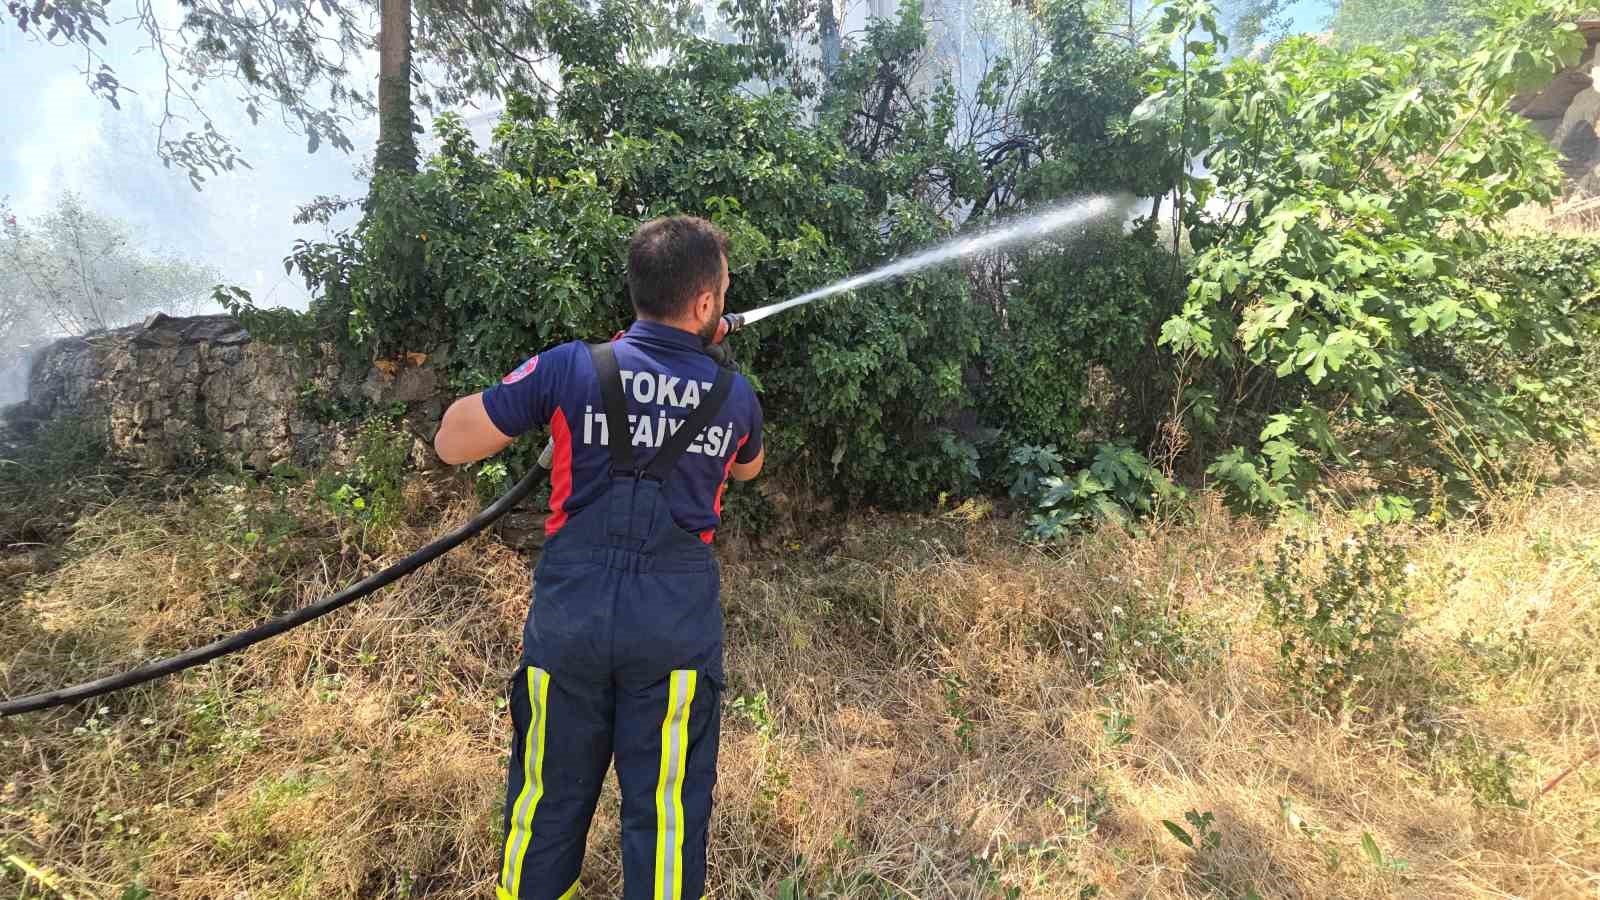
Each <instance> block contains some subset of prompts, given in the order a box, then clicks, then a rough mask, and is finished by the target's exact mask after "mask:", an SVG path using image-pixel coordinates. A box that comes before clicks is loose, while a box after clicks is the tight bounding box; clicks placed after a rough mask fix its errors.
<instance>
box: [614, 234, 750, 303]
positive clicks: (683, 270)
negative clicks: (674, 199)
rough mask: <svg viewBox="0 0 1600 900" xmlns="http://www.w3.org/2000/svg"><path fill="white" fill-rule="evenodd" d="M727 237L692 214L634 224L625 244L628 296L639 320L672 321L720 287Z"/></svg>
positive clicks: (726, 249) (726, 252)
mask: <svg viewBox="0 0 1600 900" xmlns="http://www.w3.org/2000/svg"><path fill="white" fill-rule="evenodd" d="M727 254H728V236H727V235H726V234H723V233H722V229H720V228H718V227H717V226H715V225H713V224H711V223H710V222H707V221H706V220H705V219H701V218H698V217H696V216H667V217H664V218H660V219H651V220H650V221H648V222H646V223H644V224H643V225H640V226H639V230H638V231H635V232H634V233H633V240H632V241H630V242H629V244H628V294H629V296H631V297H632V298H633V308H634V310H635V311H636V312H638V313H639V315H641V316H648V317H650V318H653V319H674V318H677V317H678V316H680V315H682V314H683V313H685V312H687V311H688V309H689V304H690V303H691V302H693V300H694V298H695V297H698V296H700V294H701V292H703V291H710V292H711V293H713V294H715V293H717V292H718V291H719V290H720V289H721V288H722V261H723V260H724V259H725V258H726V257H727Z"/></svg>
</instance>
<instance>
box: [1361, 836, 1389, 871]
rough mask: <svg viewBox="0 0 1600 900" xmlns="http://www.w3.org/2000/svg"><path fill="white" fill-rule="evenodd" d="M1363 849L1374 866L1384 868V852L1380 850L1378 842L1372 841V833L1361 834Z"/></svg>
mask: <svg viewBox="0 0 1600 900" xmlns="http://www.w3.org/2000/svg"><path fill="white" fill-rule="evenodd" d="M1361 849H1362V850H1363V851H1364V852H1365V853H1366V854H1367V859H1369V860H1371V861H1372V864H1373V865H1374V866H1377V867H1378V868H1380V869H1382V868H1384V865H1383V851H1382V850H1379V849H1378V842H1377V841H1375V840H1373V839H1372V832H1370V831H1363V832H1361Z"/></svg>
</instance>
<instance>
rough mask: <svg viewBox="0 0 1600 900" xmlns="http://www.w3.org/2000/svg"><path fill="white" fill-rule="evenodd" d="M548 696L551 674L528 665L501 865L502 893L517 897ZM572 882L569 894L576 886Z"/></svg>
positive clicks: (540, 780)
mask: <svg viewBox="0 0 1600 900" xmlns="http://www.w3.org/2000/svg"><path fill="white" fill-rule="evenodd" d="M549 696H550V673H548V672H546V671H544V670H543V669H536V668H534V667H533V666H529V667H528V711H529V712H528V733H527V734H526V735H523V738H522V790H521V791H519V792H518V793H517V802H516V805H514V806H513V807H512V810H511V829H510V830H509V831H507V832H506V848H505V858H504V860H503V861H502V862H501V865H500V888H501V894H502V896H507V895H509V897H511V898H513V900H514V898H516V897H518V896H519V895H518V893H517V891H518V889H519V888H520V887H521V885H522V858H523V857H524V856H526V855H527V852H528V843H529V840H530V839H531V838H532V833H531V830H532V825H533V812H534V810H535V809H536V808H538V806H539V798H540V797H543V796H544V732H545V719H546V716H545V711H546V709H547V708H548V701H549ZM577 887H578V886H577V884H573V886H572V890H569V891H568V892H567V894H568V896H570V895H571V894H572V891H575V890H576V889H577Z"/></svg>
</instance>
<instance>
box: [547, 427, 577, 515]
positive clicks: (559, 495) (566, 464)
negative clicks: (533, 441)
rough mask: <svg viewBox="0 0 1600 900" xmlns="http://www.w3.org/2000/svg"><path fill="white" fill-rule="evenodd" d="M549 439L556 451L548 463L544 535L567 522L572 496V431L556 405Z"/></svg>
mask: <svg viewBox="0 0 1600 900" xmlns="http://www.w3.org/2000/svg"><path fill="white" fill-rule="evenodd" d="M550 439H551V440H553V441H555V445H556V452H555V457H554V459H552V460H551V465H550V517H549V518H547V519H545V521H544V533H545V536H546V537H554V536H555V533H556V532H558V531H560V530H561V526H563V525H565V524H567V511H566V509H565V507H566V505H567V498H568V497H571V496H572V431H571V429H569V428H567V414H566V413H565V412H563V411H562V410H561V407H559V406H557V407H556V414H555V416H554V417H553V418H552V419H551V420H550Z"/></svg>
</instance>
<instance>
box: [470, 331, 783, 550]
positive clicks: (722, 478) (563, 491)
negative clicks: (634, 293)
mask: <svg viewBox="0 0 1600 900" xmlns="http://www.w3.org/2000/svg"><path fill="white" fill-rule="evenodd" d="M612 346H613V347H614V348H615V349H616V354H617V366H618V368H620V369H621V370H622V384H623V393H624V395H625V396H626V397H627V400H628V410H629V415H628V419H629V421H630V424H631V425H632V426H633V436H632V438H633V453H634V464H635V465H636V466H638V467H640V468H643V467H644V466H646V465H648V464H649V463H650V460H651V459H653V458H654V457H655V450H656V448H658V447H660V446H661V442H662V441H663V440H665V439H666V437H667V435H668V434H670V433H671V432H672V431H673V430H676V428H678V427H681V426H682V424H683V420H685V419H687V418H688V417H689V413H690V412H691V411H693V410H694V408H695V407H696V406H699V405H700V398H701V397H702V396H703V395H705V394H707V393H709V392H710V391H711V385H712V382H713V381H715V379H716V377H717V364H716V363H715V362H714V361H713V360H712V359H711V357H709V356H706V355H705V353H704V352H703V351H702V350H701V343H700V337H699V336H698V335H695V334H690V333H689V332H687V331H683V330H681V329H678V328H673V327H672V326H670V325H663V324H661V323H659V322H635V323H633V326H632V327H631V328H629V329H628V331H627V333H626V334H625V335H623V337H622V338H621V339H620V340H617V341H615V342H614V343H613V344H612ZM483 406H484V409H485V410H487V411H488V413H489V421H491V422H493V423H494V427H496V428H498V429H500V431H501V433H503V434H507V435H510V436H512V437H515V436H517V435H519V434H522V433H523V432H526V431H528V430H529V429H531V428H533V427H534V426H536V425H541V424H545V423H548V424H549V425H550V436H551V439H552V440H553V441H554V442H555V458H554V460H553V461H552V462H551V465H550V517H549V518H548V519H547V520H546V521H545V534H547V535H554V534H555V533H556V532H558V531H560V530H561V526H563V525H565V524H566V522H567V517H568V516H570V515H571V514H573V513H575V512H577V511H578V510H580V509H582V508H583V507H585V506H587V505H589V504H590V503H593V502H594V501H595V500H596V499H598V498H599V497H600V496H601V494H603V493H604V492H605V489H606V479H607V477H608V475H609V473H610V471H611V455H610V450H609V449H608V447H609V445H608V444H607V441H608V439H609V435H608V434H607V431H608V429H607V428H606V421H605V418H606V417H605V411H604V409H603V408H602V406H601V402H600V385H599V382H598V380H597V379H596V378H595V372H594V363H593V362H592V361H591V360H590V359H589V348H588V347H586V346H584V345H583V343H582V342H580V341H573V342H572V343H569V344H562V345H560V346H559V347H554V348H551V349H549V350H546V351H545V352H543V353H540V354H539V355H538V356H535V357H533V358H532V359H529V360H528V361H527V362H525V363H523V364H522V365H520V366H518V367H517V369H516V370H515V371H513V372H512V373H511V374H509V375H507V376H506V377H505V378H503V379H501V380H500V383H499V384H496V385H495V386H493V387H491V388H489V389H488V390H486V391H484V392H483ZM760 452H761V403H760V402H759V401H758V400H757V399H756V393H755V390H754V389H753V388H751V387H750V382H748V381H746V380H745V379H744V377H743V376H741V375H735V376H734V379H733V390H731V391H730V392H729V393H728V399H727V402H726V403H724V404H723V406H722V410H721V412H719V413H718V414H717V417H716V418H715V419H714V420H713V421H712V424H711V425H709V426H707V427H706V429H705V431H704V432H702V433H701V435H700V437H699V438H698V439H697V440H695V442H694V443H692V444H690V445H689V452H688V453H685V454H684V456H683V458H682V459H680V460H678V465H677V466H676V467H675V468H674V469H673V473H672V477H671V478H669V479H668V480H667V484H666V491H665V493H666V497H667V500H668V505H669V506H670V507H671V509H672V518H673V519H674V520H675V521H676V522H677V523H678V525H679V526H680V527H681V528H684V529H685V530H687V531H690V532H694V533H696V534H699V535H700V537H701V539H702V540H704V541H705V542H706V543H710V542H711V537H712V534H713V532H714V531H715V529H716V527H717V524H718V523H719V522H720V521H721V519H722V491H723V489H724V488H725V487H726V486H727V479H728V470H729V468H731V467H732V465H733V464H734V462H736V461H737V462H741V463H747V462H750V461H752V460H754V459H755V458H756V454H758V453H760Z"/></svg>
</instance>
